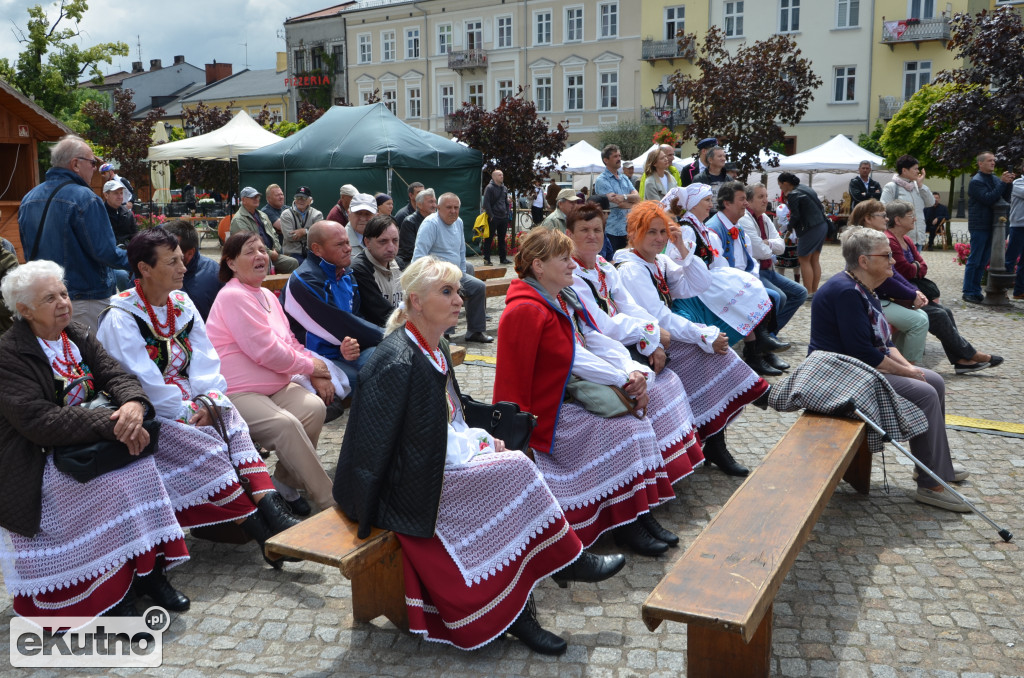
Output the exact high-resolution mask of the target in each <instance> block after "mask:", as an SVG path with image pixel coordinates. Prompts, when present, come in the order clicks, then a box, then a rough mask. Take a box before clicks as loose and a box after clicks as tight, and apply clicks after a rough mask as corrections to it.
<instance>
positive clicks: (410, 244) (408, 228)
mask: <svg viewBox="0 0 1024 678" xmlns="http://www.w3.org/2000/svg"><path fill="white" fill-rule="evenodd" d="M415 203H416V211H415V212H413V213H412V214H410V215H409V216H407V217H406V218H405V219H403V220H402V223H401V225H400V226H399V227H398V256H397V257H396V259H397V260H398V267H399V268H400V269H402V270H403V271H404V270H405V267H406V266H408V265H409V264H411V263H412V253H413V251H414V250H415V249H416V235H417V233H419V230H420V225H421V224H422V223H423V220H424V219H426V218H427V217H429V216H430V215H431V214H433V213H434V212H436V211H437V197H436V196H435V195H434V189H432V188H424V189H423V190H422V191H420V192H419V193H417V194H416V200H415Z"/></svg>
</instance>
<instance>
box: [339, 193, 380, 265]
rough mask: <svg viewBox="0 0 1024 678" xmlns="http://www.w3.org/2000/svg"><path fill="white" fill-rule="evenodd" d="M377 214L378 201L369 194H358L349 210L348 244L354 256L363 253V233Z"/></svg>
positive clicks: (353, 198) (353, 197) (350, 204)
mask: <svg viewBox="0 0 1024 678" xmlns="http://www.w3.org/2000/svg"><path fill="white" fill-rule="evenodd" d="M376 213H377V200H376V199H375V198H374V197H373V196H372V195H370V194H369V193H356V194H355V195H354V196H352V202H351V203H349V208H348V220H349V221H348V225H347V226H345V230H347V231H348V242H349V244H350V245H351V246H352V256H356V255H357V254H359V253H360V252H362V251H363V231H365V230H366V224H368V223H370V219H372V218H373V215H374V214H376Z"/></svg>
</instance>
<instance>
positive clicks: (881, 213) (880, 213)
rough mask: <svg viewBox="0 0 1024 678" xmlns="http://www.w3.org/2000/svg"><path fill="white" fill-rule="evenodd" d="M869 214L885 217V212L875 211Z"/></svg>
mask: <svg viewBox="0 0 1024 678" xmlns="http://www.w3.org/2000/svg"><path fill="white" fill-rule="evenodd" d="M871 216H873V217H881V218H883V219H885V212H875V213H874V214H872V215H871Z"/></svg>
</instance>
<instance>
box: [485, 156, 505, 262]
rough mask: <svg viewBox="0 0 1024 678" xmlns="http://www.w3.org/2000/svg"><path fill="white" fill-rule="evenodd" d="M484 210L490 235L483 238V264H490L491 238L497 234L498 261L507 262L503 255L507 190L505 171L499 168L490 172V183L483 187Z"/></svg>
mask: <svg viewBox="0 0 1024 678" xmlns="http://www.w3.org/2000/svg"><path fill="white" fill-rule="evenodd" d="M483 209H484V212H487V221H488V225H489V228H490V235H489V236H488V237H487V238H486V239H484V244H483V251H484V264H485V265H487V266H490V265H491V238H492V237H494V236H495V235H497V236H498V261H499V262H501V263H502V264H508V263H509V262H508V258H507V257H506V256H505V233H506V231H507V230H508V191H507V190H505V173H504V172H502V171H501V170H494V171H493V172H491V183H489V184H487V188H485V189H484V204H483Z"/></svg>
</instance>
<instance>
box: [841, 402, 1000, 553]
mask: <svg viewBox="0 0 1024 678" xmlns="http://www.w3.org/2000/svg"><path fill="white" fill-rule="evenodd" d="M850 406H851V407H852V413H853V414H854V415H856V416H857V417H858V418H859V419H860V420H861V421H863V422H864V423H865V424H867V425H868V426H870V427H871V428H873V429H874V430H875V432H876V433H877V434H878V435H880V436H882V440H883V441H884V442H887V443H892V444H893V446H894V447H895V448H896V449H897V450H899V451H900V452H902V453H903V454H904V455H906V457H907V459H909V460H910V461H912V462H914V464H915V465H916V466H917V467H918V468H919V469H921V470H922V471H924V472H925V473H927V474H928V475H929V476H931V478H932V479H933V480H935V482H937V483H938V484H939V485H942V487H944V488H945V489H946V490H947V491H949V492H952V493H953V494H954V495H956V498H957V499H959V500H960V501H962V502H963V503H964V504H966V505H967V507H968V508H970V509H971V510H972V511H974V512H975V513H977V514H978V515H979V516H981V517H982V518H984V519H985V522H987V523H988V524H989V525H991V526H992V527H993V528H995V530H996V531H997V532H998V533H999V536H1000V537H1002V538H1003V541H1006V542H1008V541H1010V540H1011V539H1013V534H1012V533H1011V532H1010V531H1009V530H1007V529H1006V528H1002V527H999V526H998V525H996V524H995V523H994V522H992V519H991V518H989V517H988V516H987V515H985V514H984V513H983V512H982V511H981V509H979V508H978V507H977V506H975V505H974V504H972V503H971V502H969V501H967V498H966V497H964V496H963V495H962V494H960V493H959V492H957V491H956V490H954V489H953V488H952V487H950V486H949V483H947V482H946V481H945V480H943V479H942V478H940V477H938V476H937V475H935V473H933V472H932V470H931V469H930V468H928V467H927V466H925V465H924V464H923V463H921V461H920V460H919V459H918V458H917V457H915V456H914V455H912V454H911V453H910V452H908V451H907V450H906V448H904V447H903V446H902V445H900V444H899V443H898V442H896V441H895V440H893V439H892V436H890V435H889V434H888V433H886V432H885V430H883V429H882V427H881V426H879V425H878V424H876V423H875V422H873V421H871V420H870V419H868V417H867V416H866V415H865V414H864V413H863V412H861V411H860V409H859V408H857V406H856V405H854V403H853V401H852V400H851V401H850Z"/></svg>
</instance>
